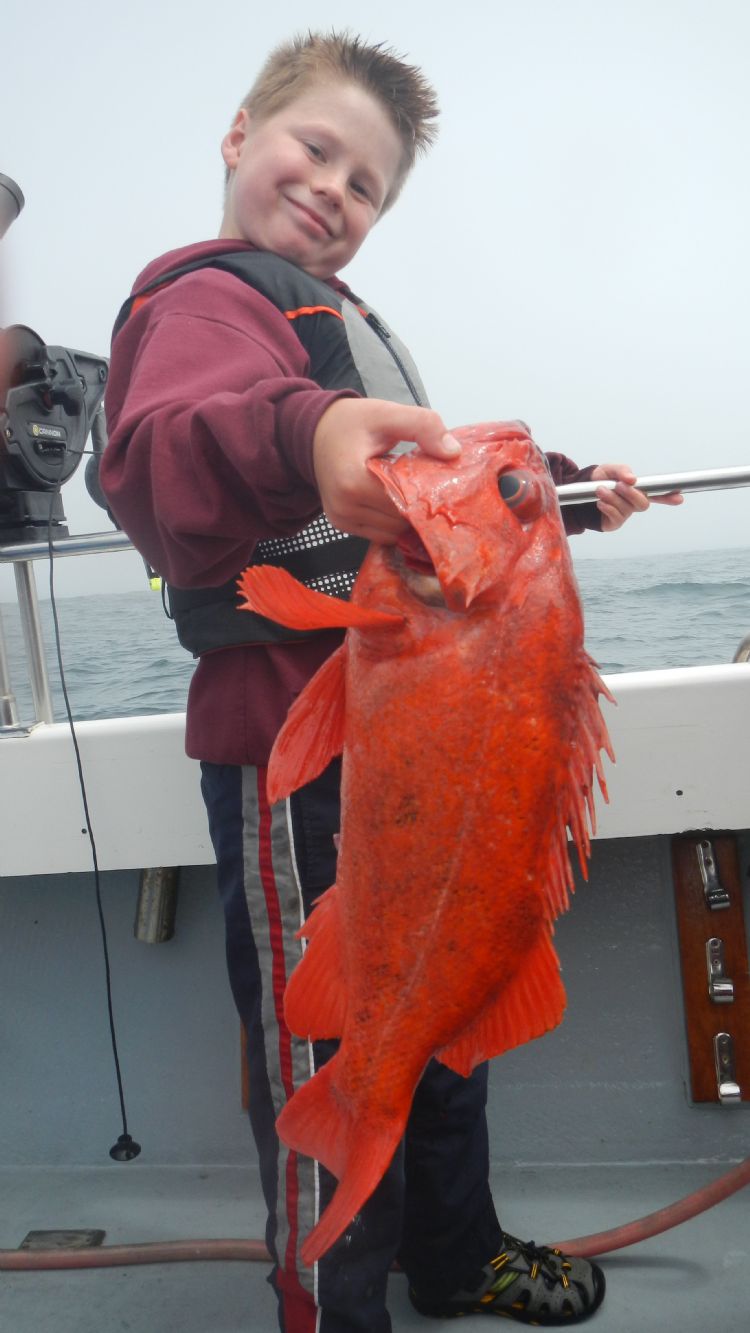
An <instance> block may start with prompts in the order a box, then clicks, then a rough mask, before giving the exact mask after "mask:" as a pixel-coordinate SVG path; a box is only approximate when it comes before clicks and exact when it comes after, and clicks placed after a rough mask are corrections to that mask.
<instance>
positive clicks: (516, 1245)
mask: <svg viewBox="0 0 750 1333" xmlns="http://www.w3.org/2000/svg"><path fill="white" fill-rule="evenodd" d="M504 1240H505V1248H504V1249H503V1250H501V1252H500V1254H498V1255H496V1257H495V1258H494V1259H491V1260H490V1263H491V1265H492V1267H493V1268H494V1270H495V1272H496V1273H497V1274H498V1275H499V1274H500V1272H501V1271H502V1269H503V1268H504V1267H505V1265H506V1264H507V1263H509V1262H510V1259H511V1257H512V1256H513V1255H514V1254H518V1255H520V1256H521V1257H522V1258H523V1259H524V1260H525V1261H526V1263H527V1264H528V1267H529V1278H530V1279H531V1281H532V1282H534V1281H536V1279H537V1278H538V1277H539V1275H540V1274H541V1275H542V1277H543V1278H544V1281H545V1283H546V1284H547V1285H548V1286H554V1285H557V1284H559V1285H560V1286H562V1287H563V1288H565V1290H567V1289H568V1287H569V1286H570V1278H569V1277H568V1273H569V1272H570V1270H571V1268H572V1264H571V1263H570V1262H569V1261H568V1260H567V1259H566V1258H565V1257H564V1255H563V1253H562V1251H561V1250H553V1249H550V1247H549V1246H548V1245H536V1244H535V1243H534V1241H533V1240H517V1238H516V1237H515V1236H509V1235H508V1234H507V1233H506V1234H505V1236H504ZM555 1261H557V1262H555Z"/></svg>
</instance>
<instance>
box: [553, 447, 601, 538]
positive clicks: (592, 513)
mask: <svg viewBox="0 0 750 1333" xmlns="http://www.w3.org/2000/svg"><path fill="white" fill-rule="evenodd" d="M545 458H546V459H547V462H548V463H549V466H550V471H551V473H552V480H553V481H554V483H555V485H556V486H567V485H569V484H572V483H573V482H574V481H590V480H591V473H592V472H593V471H594V468H595V467H596V463H590V464H589V465H588V467H578V465H577V464H576V463H574V462H573V461H572V459H570V458H566V457H565V454H545ZM562 519H563V527H564V528H565V531H566V532H567V534H568V536H569V537H573V536H577V535H579V534H580V533H581V532H585V531H586V529H587V528H589V529H593V530H594V531H595V532H601V529H602V515H601V512H600V510H599V509H597V507H596V504H595V503H593V504H582V505H564V506H563V508H562Z"/></svg>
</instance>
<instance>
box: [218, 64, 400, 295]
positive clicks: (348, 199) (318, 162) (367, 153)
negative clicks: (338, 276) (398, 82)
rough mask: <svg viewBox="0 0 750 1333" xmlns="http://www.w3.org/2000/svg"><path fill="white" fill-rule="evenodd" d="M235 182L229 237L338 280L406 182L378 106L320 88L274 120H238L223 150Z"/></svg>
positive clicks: (243, 114)
mask: <svg viewBox="0 0 750 1333" xmlns="http://www.w3.org/2000/svg"><path fill="white" fill-rule="evenodd" d="M221 148H222V156H223V158H224V161H225V162H226V164H227V166H228V167H229V168H230V170H231V172H232V175H231V177H230V180H229V185H228V189H227V198H226V205H225V209H224V220H223V223H222V228H221V231H220V233H219V234H220V236H221V237H225V238H226V237H229V238H231V237H235V238H237V239H238V240H244V241H250V242H252V244H253V245H256V246H258V248H259V249H261V250H270V251H272V252H273V253H274V254H277V255H281V256H282V258H284V259H288V260H290V261H291V262H292V263H293V264H298V265H299V267H300V268H303V269H304V270H305V271H306V272H307V273H310V274H312V275H313V277H317V278H330V277H331V276H332V275H333V274H334V273H336V272H338V270H339V269H341V268H343V267H344V265H345V264H348V263H349V260H350V259H352V258H353V257H354V255H355V254H356V253H357V250H358V249H359V247H360V245H361V244H362V242H363V241H364V239H365V237H366V236H367V233H368V232H369V230H370V228H371V227H372V226H373V224H374V223H375V222H376V221H377V219H378V217H379V215H380V212H381V210H382V207H383V204H384V203H385V200H386V198H387V197H388V195H389V193H390V191H391V189H392V188H393V185H394V184H395V182H396V180H397V177H398V175H399V169H400V167H401V164H402V153H403V148H402V144H401V140H400V138H399V136H398V133H397V131H396V129H395V127H394V126H393V124H392V122H391V121H390V119H389V117H388V115H387V113H386V111H385V110H384V109H383V108H382V107H381V106H380V104H379V103H378V101H377V100H376V99H375V98H374V97H373V96H371V95H370V93H368V92H365V90H364V89H362V88H360V87H358V86H357V85H355V84H350V83H343V82H335V83H334V82H330V83H321V84H317V85H315V86H314V87H311V88H309V89H308V90H307V91H306V92H303V93H301V94H300V96H299V97H297V98H295V100H294V101H293V102H290V103H289V104H288V106H285V107H282V109H281V110H280V111H277V112H275V113H274V114H273V115H271V116H269V117H267V118H266V119H261V120H258V119H257V118H254V117H251V115H250V113H249V112H248V111H247V110H246V109H244V108H243V109H242V110H240V111H239V112H238V113H237V116H236V118H235V121H234V124H233V125H232V128H231V129H230V131H229V133H228V134H227V135H226V137H225V138H224V140H223V143H222V146H221Z"/></svg>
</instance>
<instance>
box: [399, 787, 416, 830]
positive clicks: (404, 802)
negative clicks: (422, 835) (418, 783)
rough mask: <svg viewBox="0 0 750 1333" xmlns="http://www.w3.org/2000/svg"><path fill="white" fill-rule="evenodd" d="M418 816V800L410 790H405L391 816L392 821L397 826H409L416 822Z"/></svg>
mask: <svg viewBox="0 0 750 1333" xmlns="http://www.w3.org/2000/svg"><path fill="white" fill-rule="evenodd" d="M418 818H419V801H418V800H417V798H416V796H415V795H414V794H413V793H412V792H407V794H406V795H405V796H402V798H401V800H400V802H399V805H398V808H397V810H396V813H395V815H394V816H393V822H394V824H395V825H396V827H397V828H404V826H406V827H409V826H410V825H411V824H416V822H417V820H418Z"/></svg>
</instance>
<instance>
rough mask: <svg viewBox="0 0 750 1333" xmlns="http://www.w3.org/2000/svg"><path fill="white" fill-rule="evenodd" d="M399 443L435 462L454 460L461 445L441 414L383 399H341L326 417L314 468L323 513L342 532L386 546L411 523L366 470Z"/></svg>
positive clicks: (317, 435)
mask: <svg viewBox="0 0 750 1333" xmlns="http://www.w3.org/2000/svg"><path fill="white" fill-rule="evenodd" d="M401 440H407V441H409V442H413V443H414V444H416V445H417V447H418V448H419V449H421V450H422V451H423V452H424V453H426V454H430V455H431V456H432V457H433V458H444V459H446V460H450V459H452V458H455V457H456V455H457V454H459V453H460V452H461V446H460V444H459V443H458V440H456V439H455V438H454V437H453V436H452V435H451V434H450V433H449V432H448V431H447V430H446V427H445V423H444V422H443V420H442V419H441V417H440V416H439V414H438V413H437V412H433V411H432V410H431V409H430V408H427V407H403V406H401V404H400V403H390V402H386V401H385V400H384V399H380V398H339V399H338V400H337V401H336V402H335V403H331V406H330V407H329V408H328V409H327V410H326V411H325V412H324V413H323V415H322V417H321V418H320V421H319V422H318V425H317V429H316V431H315V436H314V439H313V467H314V469H315V479H316V482H317V486H318V491H319V492H320V499H321V503H322V505H323V511H324V513H325V514H326V517H327V518H328V520H329V522H331V523H332V524H333V526H334V527H335V528H340V529H341V531H342V532H351V533H353V534H354V535H355V536H357V537H365V538H367V540H368V541H372V542H382V543H384V544H385V545H388V544H392V543H393V542H396V541H398V538H399V537H400V536H401V534H402V533H403V532H405V531H406V529H407V528H408V526H409V525H408V523H407V522H406V520H405V519H403V518H402V517H401V515H400V514H399V512H398V510H397V509H396V508H395V506H394V505H393V503H392V501H391V500H390V499H389V498H388V496H387V494H386V492H385V491H384V489H383V487H382V485H381V483H380V482H379V481H378V480H377V478H376V477H373V475H372V473H371V472H370V471H369V470H368V468H367V460H368V458H374V457H375V456H376V455H378V454H387V453H388V451H389V449H392V448H393V447H394V445H396V444H398V443H399V442H400V441H401Z"/></svg>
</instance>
